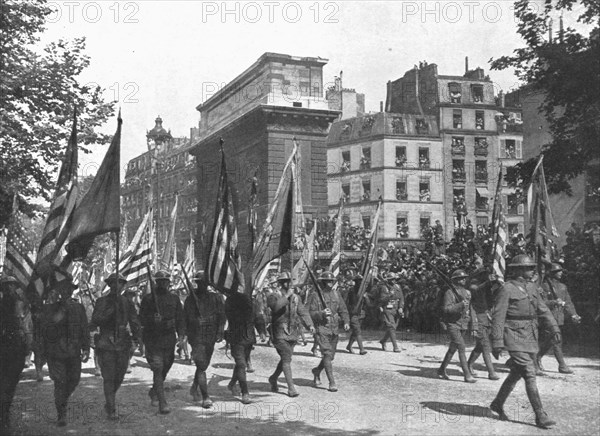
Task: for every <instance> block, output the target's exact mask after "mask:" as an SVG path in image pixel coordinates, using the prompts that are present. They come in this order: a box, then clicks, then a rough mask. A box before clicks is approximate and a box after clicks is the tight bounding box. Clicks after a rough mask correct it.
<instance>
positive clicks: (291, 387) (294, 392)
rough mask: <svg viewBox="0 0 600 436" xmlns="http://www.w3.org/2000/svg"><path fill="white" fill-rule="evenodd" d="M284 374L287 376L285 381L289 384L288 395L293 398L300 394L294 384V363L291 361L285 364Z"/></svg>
mask: <svg viewBox="0 0 600 436" xmlns="http://www.w3.org/2000/svg"><path fill="white" fill-rule="evenodd" d="M283 375H284V376H285V381H286V383H287V385H288V396H290V397H292V398H293V397H297V396H298V395H300V394H299V393H298V391H297V390H296V386H295V385H294V379H293V378H292V364H291V363H290V362H286V363H284V364H283Z"/></svg>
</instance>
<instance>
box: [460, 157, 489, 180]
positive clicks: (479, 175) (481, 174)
mask: <svg viewBox="0 0 600 436" xmlns="http://www.w3.org/2000/svg"><path fill="white" fill-rule="evenodd" d="M452 181H453V182H455V183H465V182H466V181H467V172H466V171H465V161H464V160H458V159H453V160H452ZM487 181H488V170H487V161H485V160H478V161H475V183H487Z"/></svg>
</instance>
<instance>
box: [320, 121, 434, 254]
mask: <svg viewBox="0 0 600 436" xmlns="http://www.w3.org/2000/svg"><path fill="white" fill-rule="evenodd" d="M441 161H442V142H441V139H440V137H439V130H438V125H437V120H436V118H435V117H434V116H418V115H407V114H399V113H384V112H379V113H375V114H369V115H364V116H361V117H356V118H351V119H347V120H341V121H337V122H335V123H334V124H333V125H332V127H331V130H330V132H329V137H328V141H327V163H328V168H327V180H328V182H327V187H328V198H329V213H330V215H333V214H336V213H337V208H338V205H339V200H340V198H343V199H344V217H342V219H343V220H344V221H349V222H350V224H351V225H354V226H361V227H364V228H367V229H369V228H370V227H371V224H372V222H373V218H374V215H375V211H376V209H377V204H378V201H379V198H380V197H381V199H382V201H383V203H382V212H381V216H380V221H379V240H380V241H405V242H407V243H409V242H411V243H414V242H416V241H422V235H421V229H422V228H423V227H429V226H431V225H433V224H434V223H435V221H436V220H440V221H441V222H444V214H445V211H444V196H445V187H444V183H443V179H444V168H443V166H442V165H441V164H440V163H441Z"/></svg>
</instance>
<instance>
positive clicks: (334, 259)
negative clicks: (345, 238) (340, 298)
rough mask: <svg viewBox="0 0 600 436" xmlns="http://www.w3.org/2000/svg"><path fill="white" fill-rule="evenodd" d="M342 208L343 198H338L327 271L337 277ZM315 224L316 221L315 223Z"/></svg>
mask: <svg viewBox="0 0 600 436" xmlns="http://www.w3.org/2000/svg"><path fill="white" fill-rule="evenodd" d="M343 210H344V198H343V197H342V198H340V208H339V209H338V214H337V222H336V224H335V230H334V232H333V246H332V247H331V264H330V265H329V271H331V272H332V273H333V275H334V276H335V277H337V276H338V275H339V273H340V262H341V258H342V226H343V223H342V212H343ZM315 226H316V223H315ZM337 286H338V282H335V285H334V288H337Z"/></svg>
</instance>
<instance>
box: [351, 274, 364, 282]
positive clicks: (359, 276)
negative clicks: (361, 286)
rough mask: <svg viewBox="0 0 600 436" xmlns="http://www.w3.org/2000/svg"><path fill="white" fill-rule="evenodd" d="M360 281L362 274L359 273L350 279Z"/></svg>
mask: <svg viewBox="0 0 600 436" xmlns="http://www.w3.org/2000/svg"><path fill="white" fill-rule="evenodd" d="M362 279H363V276H362V274H360V273H358V274H356V275H355V276H354V277H353V278H352V280H354V281H357V280H362Z"/></svg>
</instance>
